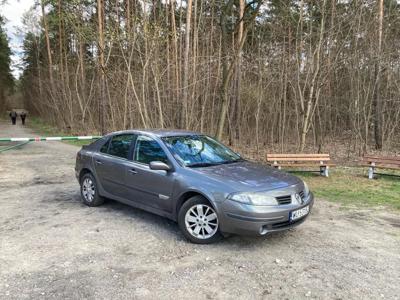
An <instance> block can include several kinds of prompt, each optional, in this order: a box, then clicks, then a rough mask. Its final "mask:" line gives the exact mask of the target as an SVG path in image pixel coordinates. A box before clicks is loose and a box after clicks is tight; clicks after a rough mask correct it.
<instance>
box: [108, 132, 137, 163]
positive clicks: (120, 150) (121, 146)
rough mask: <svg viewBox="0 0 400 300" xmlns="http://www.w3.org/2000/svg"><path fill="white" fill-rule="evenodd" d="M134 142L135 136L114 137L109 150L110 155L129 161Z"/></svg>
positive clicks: (122, 135)
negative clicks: (130, 149)
mask: <svg viewBox="0 0 400 300" xmlns="http://www.w3.org/2000/svg"><path fill="white" fill-rule="evenodd" d="M132 140H133V134H121V135H116V136H113V137H112V140H111V142H110V147H109V149H108V154H110V155H114V156H118V157H122V158H126V159H127V158H128V155H129V148H130V146H131V143H132Z"/></svg>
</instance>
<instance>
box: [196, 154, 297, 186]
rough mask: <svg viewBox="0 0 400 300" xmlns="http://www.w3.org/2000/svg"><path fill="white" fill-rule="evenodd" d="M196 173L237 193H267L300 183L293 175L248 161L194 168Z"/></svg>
mask: <svg viewBox="0 0 400 300" xmlns="http://www.w3.org/2000/svg"><path fill="white" fill-rule="evenodd" d="M196 171H197V172H200V173H201V174H203V175H206V176H208V177H212V178H214V179H216V180H218V181H221V183H223V184H224V185H229V186H231V187H232V188H233V189H234V190H237V191H268V190H274V189H280V188H285V187H288V186H292V185H296V184H299V183H301V182H302V181H301V180H300V179H299V178H297V177H295V176H293V175H290V174H287V173H284V172H282V171H279V170H277V169H275V168H272V167H266V166H263V165H261V164H259V163H253V162H249V161H241V162H235V163H231V164H223V165H216V166H210V167H202V168H196Z"/></svg>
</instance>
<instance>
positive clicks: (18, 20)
mask: <svg viewBox="0 0 400 300" xmlns="http://www.w3.org/2000/svg"><path fill="white" fill-rule="evenodd" d="M33 4H34V0H8V1H7V2H6V3H5V4H4V5H2V6H0V14H1V15H2V16H3V17H5V19H6V25H5V29H6V32H7V35H8V37H9V40H10V47H11V50H12V51H13V55H12V57H11V58H12V62H13V63H12V71H13V74H14V76H15V77H17V78H18V77H19V75H20V73H21V71H20V70H19V69H18V67H17V66H18V64H19V63H20V62H21V54H22V43H23V39H24V34H23V33H21V32H20V30H19V29H20V28H21V27H22V17H23V15H24V13H25V12H27V11H28V10H29V8H31V7H32V6H33Z"/></svg>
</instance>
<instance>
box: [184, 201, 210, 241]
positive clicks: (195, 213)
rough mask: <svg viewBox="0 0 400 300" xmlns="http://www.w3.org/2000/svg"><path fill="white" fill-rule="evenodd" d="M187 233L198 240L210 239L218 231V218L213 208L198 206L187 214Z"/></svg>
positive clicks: (204, 205) (203, 205) (193, 207)
mask: <svg viewBox="0 0 400 300" xmlns="http://www.w3.org/2000/svg"><path fill="white" fill-rule="evenodd" d="M185 225H186V229H187V231H188V232H189V233H190V234H191V235H192V236H194V237H196V238H198V239H203V240H205V239H209V238H211V237H212V236H214V235H215V233H216V232H217V231H218V216H217V214H216V213H215V211H214V209H213V208H212V207H211V206H208V205H206V204H197V205H194V206H192V207H191V208H190V209H189V210H188V211H187V212H186V214H185Z"/></svg>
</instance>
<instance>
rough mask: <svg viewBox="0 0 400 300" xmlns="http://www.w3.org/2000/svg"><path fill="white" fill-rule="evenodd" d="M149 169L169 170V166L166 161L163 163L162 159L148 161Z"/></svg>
mask: <svg viewBox="0 0 400 300" xmlns="http://www.w3.org/2000/svg"><path fill="white" fill-rule="evenodd" d="M150 169H152V170H158V171H169V170H171V167H170V166H168V165H167V164H166V163H163V162H162V161H152V162H150Z"/></svg>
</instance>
